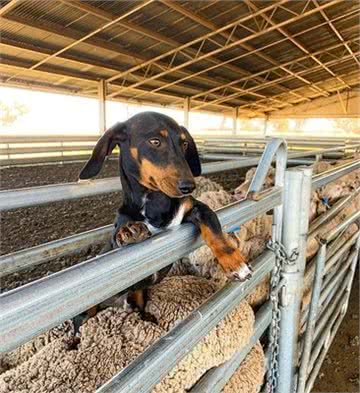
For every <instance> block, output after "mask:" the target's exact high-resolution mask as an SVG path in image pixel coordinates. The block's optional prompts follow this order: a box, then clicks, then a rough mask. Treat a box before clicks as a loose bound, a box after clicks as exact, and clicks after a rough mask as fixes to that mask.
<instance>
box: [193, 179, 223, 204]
mask: <svg viewBox="0 0 360 393" xmlns="http://www.w3.org/2000/svg"><path fill="white" fill-rule="evenodd" d="M195 183H196V188H195V191H194V192H193V193H192V195H193V197H194V198H196V199H197V198H198V197H199V196H200V195H201V194H202V193H204V192H207V191H223V190H224V189H223V187H222V186H221V185H220V184H218V183H216V182H214V181H212V180H210V179H208V178H207V177H203V176H199V177H197V178H196V179H195Z"/></svg>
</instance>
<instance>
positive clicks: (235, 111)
mask: <svg viewBox="0 0 360 393" xmlns="http://www.w3.org/2000/svg"><path fill="white" fill-rule="evenodd" d="M232 118H233V119H232V120H233V129H232V134H233V135H236V134H237V123H238V118H239V107H238V106H236V107H235V108H234V109H233V116H232Z"/></svg>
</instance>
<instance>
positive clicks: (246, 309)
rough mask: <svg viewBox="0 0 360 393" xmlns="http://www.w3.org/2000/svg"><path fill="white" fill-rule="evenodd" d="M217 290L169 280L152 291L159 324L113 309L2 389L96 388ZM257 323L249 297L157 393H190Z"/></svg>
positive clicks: (60, 392) (38, 356) (58, 342)
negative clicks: (187, 389) (199, 380)
mask: <svg viewBox="0 0 360 393" xmlns="http://www.w3.org/2000/svg"><path fill="white" fill-rule="evenodd" d="M174 288H176V290H174ZM215 291H216V286H215V285H214V284H212V283H211V282H209V281H208V280H206V279H202V278H197V277H191V276H184V277H169V278H166V279H165V280H164V281H163V282H162V283H160V284H158V285H155V286H154V287H152V288H151V289H150V291H149V302H148V304H147V311H148V313H149V314H151V315H152V316H153V318H154V319H155V320H156V321H157V322H156V323H154V322H149V321H144V320H143V319H142V318H141V315H140V314H139V313H138V312H136V311H133V310H130V309H129V310H123V309H116V308H108V309H106V310H104V311H102V312H100V313H98V314H97V315H96V316H95V317H93V318H90V319H89V320H88V321H87V322H86V323H84V325H83V326H82V327H81V339H79V340H78V339H77V338H74V337H69V336H67V335H66V334H63V335H62V336H61V335H60V337H58V338H55V339H54V340H53V341H50V342H49V343H48V344H47V345H45V346H43V347H42V348H41V349H40V350H38V351H37V352H36V353H34V354H30V356H27V357H25V358H24V359H27V360H25V361H23V362H22V363H20V364H19V365H17V367H15V368H12V369H10V370H8V371H7V372H5V373H3V374H2V375H1V376H0V391H1V392H2V393H25V392H26V393H45V392H46V393H48V392H50V391H51V392H54V393H68V392H70V391H74V392H82V393H87V392H93V391H94V390H95V389H96V388H97V387H98V386H100V385H102V384H103V383H105V382H106V381H107V380H109V379H110V378H111V377H112V376H113V375H114V374H115V373H116V372H118V371H119V370H121V369H122V368H124V367H126V366H127V365H128V364H129V363H130V362H131V361H132V360H133V359H134V358H135V357H137V356H138V355H139V354H140V353H142V352H143V351H144V350H145V349H146V348H147V347H148V346H149V345H151V344H153V343H154V342H155V341H156V340H157V339H159V338H160V337H161V336H162V335H164V334H165V333H166V331H168V330H169V329H170V328H171V327H173V326H174V325H175V324H176V323H177V322H178V321H180V320H181V319H183V318H185V317H186V316H187V315H188V314H189V313H190V312H191V311H192V310H193V309H194V308H195V307H197V306H199V305H200V304H201V303H203V302H204V301H205V300H206V299H207V298H208V297H209V296H210V295H212V294H213V293H214V292H215ZM253 324H254V314H253V311H252V309H251V307H250V306H249V305H248V304H247V303H246V302H245V301H244V302H242V303H241V304H240V305H239V306H238V307H237V308H236V309H235V310H234V311H233V312H232V313H230V314H229V315H228V316H227V317H226V318H225V319H224V320H223V321H222V322H220V323H219V324H218V325H217V327H216V328H215V329H213V330H212V331H211V332H210V334H209V335H208V336H206V337H205V338H204V339H203V340H201V341H200V342H199V343H198V344H197V346H196V347H195V348H194V350H193V351H192V352H191V353H189V354H188V355H187V356H186V357H185V358H184V359H183V360H182V361H181V362H180V363H179V364H178V365H177V366H176V367H175V369H174V370H172V371H171V373H170V374H169V375H168V376H167V377H165V378H164V380H163V381H162V382H161V383H160V384H158V385H157V386H156V388H155V389H154V392H156V393H158V392H171V391H174V392H177V393H185V389H186V388H188V387H191V386H192V385H193V384H194V383H195V382H197V380H198V379H199V378H200V377H201V375H202V374H203V373H205V372H206V371H207V370H208V369H210V368H212V367H215V366H218V365H220V364H221V363H223V362H224V361H226V360H228V359H230V357H231V356H232V355H233V354H234V353H235V352H236V351H238V350H240V349H241V348H242V347H243V346H244V345H246V344H247V342H248V340H249V338H250V336H251V335H252V333H253ZM35 340H36V339H35ZM33 342H34V340H33ZM29 345H31V343H30V344H29ZM31 355H32V356H31ZM24 359H23V360H24Z"/></svg>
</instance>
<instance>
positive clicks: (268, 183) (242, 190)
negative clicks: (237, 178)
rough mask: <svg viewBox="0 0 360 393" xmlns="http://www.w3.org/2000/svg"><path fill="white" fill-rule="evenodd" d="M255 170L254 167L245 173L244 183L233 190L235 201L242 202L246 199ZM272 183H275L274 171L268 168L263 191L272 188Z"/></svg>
mask: <svg viewBox="0 0 360 393" xmlns="http://www.w3.org/2000/svg"><path fill="white" fill-rule="evenodd" d="M256 169H257V168H256V167H255V168H251V169H249V170H248V171H247V172H246V175H245V180H244V182H243V183H242V184H240V185H239V186H238V187H237V188H236V189H235V191H234V196H235V198H236V199H237V200H242V199H244V198H246V195H247V192H248V189H249V187H250V184H251V181H252V179H253V177H254V176H255V172H256ZM274 181H275V169H274V168H273V167H270V169H269V171H268V173H267V176H266V178H265V182H264V185H263V189H267V188H270V187H272V186H273V185H274Z"/></svg>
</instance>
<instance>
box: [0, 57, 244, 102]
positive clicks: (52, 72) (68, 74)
mask: <svg viewBox="0 0 360 393" xmlns="http://www.w3.org/2000/svg"><path fill="white" fill-rule="evenodd" d="M0 66H3V67H6V68H9V69H12V70H16V71H15V72H18V73H17V75H19V74H24V73H33V74H35V75H39V76H40V78H41V77H44V76H45V77H46V76H56V77H59V78H61V79H62V78H64V77H65V78H71V79H75V80H79V81H82V82H84V81H85V82H87V83H88V84H91V85H93V86H94V91H97V87H98V83H99V79H98V77H97V76H94V75H89V74H87V75H84V73H76V72H72V71H67V70H63V69H59V68H58V67H54V66H49V65H46V64H45V65H42V66H41V68H36V69H30V68H29V63H28V62H24V61H19V60H17V59H16V60H14V59H9V58H5V57H2V59H1V65H0ZM61 79H60V81H61ZM44 82H46V81H44ZM7 83H9V82H8V81H7V80H6V81H3V82H2V84H7ZM47 83H52V82H47ZM59 84H60V83H58V82H57V83H56V85H57V86H58V85H59ZM111 87H112V88H113V89H119V88H120V86H118V85H114V84H112V85H111ZM95 88H96V89H95ZM68 90H69V89H68ZM73 90H74V89H73ZM131 91H133V92H134V94H136V93H139V92H144V91H145V90H140V89H137V88H134V89H131ZM80 93H81V91H80ZM148 94H150V95H154V96H158V97H161V98H166V99H169V100H171V101H172V103H173V102H178V101H181V99H180V98H179V96H177V95H173V94H168V93H152V92H151V91H149V92H148ZM124 98H125V99H128V97H126V96H124ZM133 101H137V102H139V100H133ZM194 102H197V103H200V102H201V101H198V100H195V101H194ZM243 102H245V101H243ZM245 103H247V102H245ZM214 107H218V108H220V109H222V110H224V109H227V110H231V107H230V106H226V105H217V104H215V105H214Z"/></svg>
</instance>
